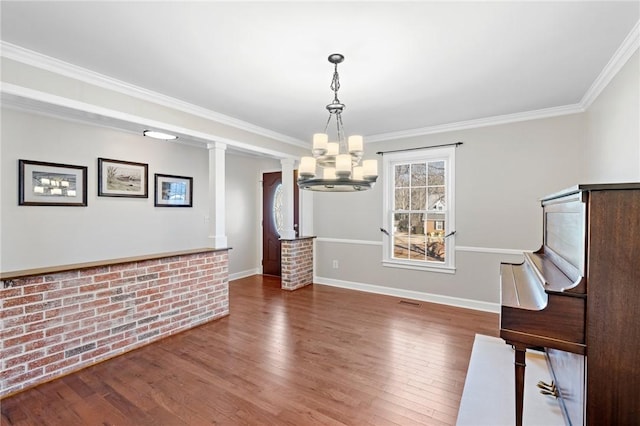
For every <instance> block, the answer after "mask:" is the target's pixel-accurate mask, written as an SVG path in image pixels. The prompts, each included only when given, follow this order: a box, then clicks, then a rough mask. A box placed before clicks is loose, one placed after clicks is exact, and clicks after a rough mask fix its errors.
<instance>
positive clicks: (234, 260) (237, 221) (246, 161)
mask: <svg viewBox="0 0 640 426" xmlns="http://www.w3.org/2000/svg"><path fill="white" fill-rule="evenodd" d="M225 169H226V182H227V185H226V200H227V203H226V218H227V222H226V225H227V226H226V228H227V240H228V242H229V247H231V248H232V249H231V250H230V251H229V274H230V275H231V278H232V279H233V278H239V277H243V276H248V275H253V274H257V273H260V271H261V261H262V250H261V247H260V244H262V227H261V226H260V218H261V216H262V186H261V180H262V173H263V172H264V171H273V170H280V161H278V160H272V159H268V158H257V157H249V156H244V155H233V154H229V155H227V156H226V167H225Z"/></svg>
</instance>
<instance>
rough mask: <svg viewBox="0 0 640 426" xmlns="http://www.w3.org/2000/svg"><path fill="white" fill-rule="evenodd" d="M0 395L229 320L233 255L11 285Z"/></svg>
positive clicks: (4, 296)
mask: <svg viewBox="0 0 640 426" xmlns="http://www.w3.org/2000/svg"><path fill="white" fill-rule="evenodd" d="M2 284H3V288H2V289H0V309H1V311H0V312H1V314H0V315H1V317H0V319H1V327H2V328H1V329H0V339H1V343H0V345H1V346H0V359H1V360H2V361H1V363H2V364H1V365H2V371H1V372H0V397H3V396H6V395H9V394H13V393H16V392H17V391H20V390H21V389H25V388H27V387H32V386H34V385H37V384H39V383H42V382H45V381H49V380H51V379H54V378H56V377H59V376H61V375H64V374H68V373H70V372H72V371H75V370H79V369H81V368H83V367H86V366H89V365H92V364H95V363H96V362H99V361H102V360H105V359H107V358H111V357H113V356H116V355H120V354H122V353H124V352H127V351H130V350H132V349H135V348H138V347H140V346H143V345H146V344H148V343H150V342H153V341H156V340H159V339H161V338H163V337H166V336H169V335H171V334H175V333H177V332H180V331H184V330H187V329H189V328H192V327H194V326H196V325H199V324H202V323H205V322H208V321H211V320H213V319H216V318H220V317H222V316H225V315H228V313H229V290H228V284H229V281H228V252H227V250H220V251H207V252H201V253H195V254H185V255H176V256H171V257H161V258H157V259H153V260H145V261H138V262H127V263H117V264H112V265H109V266H100V267H92V268H85V269H75V270H70V271H66V272H60V273H52V274H46V275H36V276H30V277H26V278H17V279H11V280H4V281H3V282H2Z"/></svg>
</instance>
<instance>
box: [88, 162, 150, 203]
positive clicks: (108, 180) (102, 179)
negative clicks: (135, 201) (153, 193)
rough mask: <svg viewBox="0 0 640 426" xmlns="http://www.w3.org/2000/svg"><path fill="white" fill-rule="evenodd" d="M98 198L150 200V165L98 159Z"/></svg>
mask: <svg viewBox="0 0 640 426" xmlns="http://www.w3.org/2000/svg"><path fill="white" fill-rule="evenodd" d="M98 196H100V197H126V198H149V165H148V164H145V163H134V162H133V161H123V160H112V159H109V158H98Z"/></svg>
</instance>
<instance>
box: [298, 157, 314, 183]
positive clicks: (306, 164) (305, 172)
mask: <svg viewBox="0 0 640 426" xmlns="http://www.w3.org/2000/svg"><path fill="white" fill-rule="evenodd" d="M298 174H299V175H300V177H301V178H310V177H314V176H315V175H316V159H315V158H313V157H302V158H301V159H300V169H299V170H298Z"/></svg>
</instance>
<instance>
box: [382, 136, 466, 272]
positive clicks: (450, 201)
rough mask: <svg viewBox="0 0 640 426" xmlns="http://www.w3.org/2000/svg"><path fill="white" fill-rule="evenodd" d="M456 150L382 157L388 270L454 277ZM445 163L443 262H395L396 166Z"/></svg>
mask: <svg viewBox="0 0 640 426" xmlns="http://www.w3.org/2000/svg"><path fill="white" fill-rule="evenodd" d="M455 150H456V148H455V146H451V147H443V148H426V149H418V150H411V151H400V152H393V153H385V154H384V156H383V157H382V163H383V179H384V182H383V185H384V186H383V209H382V216H383V217H382V223H383V224H384V228H385V229H386V230H387V232H388V235H385V236H384V238H383V258H382V264H383V265H384V266H387V267H391V268H404V269H415V270H421V271H431V272H442V273H448V274H454V273H455V271H456V268H455V252H456V250H455V234H452V232H454V231H455V229H456V220H455V219H456V218H455V211H456V209H455V163H456V161H455V152H456V151H455ZM423 161H424V162H429V161H445V164H446V166H445V200H446V203H447V210H446V212H445V230H444V231H445V235H446V236H447V237H446V244H445V261H444V262H433V261H426V260H425V261H423V260H411V259H394V258H393V242H394V238H393V236H394V226H393V212H392V208H393V202H394V196H395V192H394V177H395V173H394V167H395V165H396V164H402V163H410V162H423Z"/></svg>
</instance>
